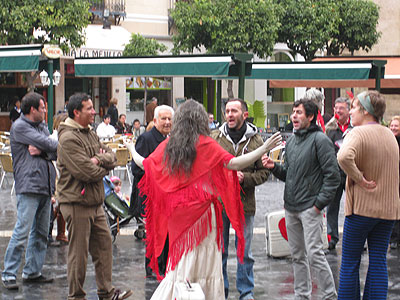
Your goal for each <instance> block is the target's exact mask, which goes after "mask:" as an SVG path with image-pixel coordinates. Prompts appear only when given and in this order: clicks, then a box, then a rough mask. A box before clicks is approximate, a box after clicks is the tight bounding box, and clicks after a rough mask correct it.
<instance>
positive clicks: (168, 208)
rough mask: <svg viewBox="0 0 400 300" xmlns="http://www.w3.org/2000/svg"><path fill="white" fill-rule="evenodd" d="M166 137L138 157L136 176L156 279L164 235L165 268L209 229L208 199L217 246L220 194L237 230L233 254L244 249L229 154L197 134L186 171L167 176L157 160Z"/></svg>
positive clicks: (237, 192) (237, 191) (236, 183)
mask: <svg viewBox="0 0 400 300" xmlns="http://www.w3.org/2000/svg"><path fill="white" fill-rule="evenodd" d="M167 142H168V139H167V140H165V141H164V142H162V143H161V144H160V145H159V146H158V147H157V149H156V150H155V151H154V152H153V153H152V154H151V155H150V156H149V157H148V158H146V159H145V160H144V161H143V165H144V169H145V175H144V176H143V178H142V180H141V181H140V182H139V188H140V191H141V193H143V194H145V195H147V200H146V236H147V238H146V257H148V258H149V259H150V264H149V266H150V267H151V268H152V269H153V271H154V272H155V273H156V274H157V278H158V279H162V277H161V276H160V274H159V270H158V262H157V257H159V256H160V255H161V252H162V250H163V247H164V243H165V240H166V237H167V233H168V235H169V253H168V263H169V264H168V269H167V272H168V271H171V270H174V269H175V267H176V265H177V264H178V262H179V261H180V259H181V257H182V256H183V255H184V254H186V253H188V252H189V251H191V250H193V249H194V248H195V247H197V246H198V245H199V244H200V243H201V242H202V241H203V240H204V239H205V238H206V237H207V235H208V234H209V233H210V232H211V229H212V227H211V216H212V211H211V203H214V207H215V215H216V222H217V238H216V242H217V244H218V247H219V249H221V246H222V243H223V241H222V238H221V237H222V227H223V223H222V214H221V213H222V209H223V207H222V204H221V202H220V201H219V199H221V200H222V202H223V205H224V208H225V211H226V213H227V216H228V217H229V220H230V222H231V224H232V227H233V228H234V229H235V231H236V234H237V236H238V248H237V255H238V257H239V259H240V261H242V260H243V254H244V237H243V226H244V212H243V205H242V202H241V200H240V185H239V181H238V178H237V173H236V171H232V170H228V169H226V168H225V167H224V165H225V164H227V163H228V162H229V161H230V160H231V159H232V158H233V157H234V156H233V155H231V154H229V153H228V152H227V151H225V150H224V149H223V148H222V147H221V146H220V145H219V144H218V143H217V142H216V141H214V140H213V139H212V138H210V137H205V136H200V137H199V142H198V144H197V146H196V147H197V156H196V159H195V161H194V163H193V166H192V171H191V174H190V177H189V178H187V177H186V176H185V175H179V176H177V175H176V176H172V175H170V174H169V173H168V171H167V170H166V168H165V164H164V163H163V159H164V152H165V147H166V145H167Z"/></svg>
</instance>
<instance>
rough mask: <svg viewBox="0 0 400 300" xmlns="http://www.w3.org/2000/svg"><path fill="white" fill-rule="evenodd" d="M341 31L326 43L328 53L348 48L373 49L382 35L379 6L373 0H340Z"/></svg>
mask: <svg viewBox="0 0 400 300" xmlns="http://www.w3.org/2000/svg"><path fill="white" fill-rule="evenodd" d="M337 4H338V6H339V15H340V22H339V31H338V33H337V34H336V35H334V36H333V37H332V39H331V40H330V41H329V42H328V43H327V44H326V50H327V55H339V54H342V53H343V51H344V50H345V49H348V50H349V51H350V53H351V55H354V51H357V50H360V49H363V50H365V51H367V52H368V51H369V50H371V48H372V46H373V45H374V44H376V43H377V42H378V39H379V37H380V35H381V33H380V32H378V31H377V25H378V19H379V7H378V5H376V4H375V3H374V2H372V1H371V0H340V1H338V2H337Z"/></svg>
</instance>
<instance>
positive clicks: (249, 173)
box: [211, 99, 269, 300]
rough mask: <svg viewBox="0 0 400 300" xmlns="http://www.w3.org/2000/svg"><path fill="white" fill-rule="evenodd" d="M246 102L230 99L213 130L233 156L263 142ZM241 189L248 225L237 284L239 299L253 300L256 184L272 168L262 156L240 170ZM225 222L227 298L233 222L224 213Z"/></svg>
mask: <svg viewBox="0 0 400 300" xmlns="http://www.w3.org/2000/svg"><path fill="white" fill-rule="evenodd" d="M248 114H249V113H248V111H247V104H246V102H244V101H243V100H242V99H231V100H229V101H228V102H227V104H226V108H225V118H226V123H224V124H222V125H221V127H220V128H219V130H214V131H213V132H212V133H211V137H212V138H214V139H215V140H216V141H217V142H218V143H219V144H220V145H221V146H222V148H224V149H225V150H226V151H228V152H229V153H231V154H232V155H234V156H240V155H242V154H245V153H248V152H251V151H253V150H255V149H257V148H258V147H260V146H261V145H262V144H263V140H262V138H261V136H260V135H259V134H257V132H258V131H257V127H256V126H254V125H253V124H251V123H248V122H246V118H247V117H248ZM237 174H238V178H239V183H240V186H241V187H242V189H241V193H240V196H241V199H242V203H243V209H244V217H245V223H246V225H245V228H244V239H245V250H244V258H243V264H240V263H239V261H238V262H237V273H236V287H237V289H238V291H239V294H240V296H239V299H240V300H250V299H254V296H253V289H254V275H253V265H254V258H253V256H252V253H251V241H252V239H253V226H254V215H255V213H256V201H255V197H254V192H255V186H257V185H259V184H262V183H264V182H265V181H266V180H267V179H268V176H269V171H268V170H267V169H265V168H264V167H263V165H262V162H261V159H259V160H257V161H256V162H255V163H254V164H252V165H251V166H249V167H247V168H245V169H243V170H242V171H238V172H237ZM222 217H223V222H224V231H223V238H224V251H223V254H222V268H223V269H222V270H223V274H224V285H225V298H228V292H229V281H228V273H227V269H226V268H227V260H228V246H229V228H230V222H229V219H228V217H227V216H226V214H225V213H223V216H222Z"/></svg>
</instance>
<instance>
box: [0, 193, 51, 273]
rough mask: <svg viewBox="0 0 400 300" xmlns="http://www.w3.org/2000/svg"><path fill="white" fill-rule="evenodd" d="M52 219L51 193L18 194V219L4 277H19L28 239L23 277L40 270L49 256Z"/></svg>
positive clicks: (9, 247)
mask: <svg viewBox="0 0 400 300" xmlns="http://www.w3.org/2000/svg"><path fill="white" fill-rule="evenodd" d="M49 223H50V196H46V195H39V194H17V223H16V224H15V227H14V231H13V234H12V236H11V239H10V241H9V243H8V247H7V251H6V254H5V256H4V270H3V273H2V278H3V279H15V278H16V276H17V272H18V269H19V267H20V265H21V260H22V254H23V252H24V248H25V244H26V241H27V240H28V246H27V248H26V253H25V266H24V268H23V270H22V277H23V278H28V277H36V276H39V275H40V274H41V270H42V267H43V263H44V260H45V257H46V250H47V235H48V232H49ZM28 238H29V239H28Z"/></svg>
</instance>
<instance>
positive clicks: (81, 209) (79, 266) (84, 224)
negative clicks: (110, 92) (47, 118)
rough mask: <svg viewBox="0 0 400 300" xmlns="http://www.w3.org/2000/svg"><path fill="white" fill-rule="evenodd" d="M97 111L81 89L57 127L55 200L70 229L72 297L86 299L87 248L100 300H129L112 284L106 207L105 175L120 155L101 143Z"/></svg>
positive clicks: (73, 96)
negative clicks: (94, 127) (95, 124)
mask: <svg viewBox="0 0 400 300" xmlns="http://www.w3.org/2000/svg"><path fill="white" fill-rule="evenodd" d="M95 114H96V113H95V111H94V109H93V103H92V100H91V99H90V97H89V96H88V95H86V94H83V93H77V94H74V95H72V96H71V97H70V99H69V102H68V118H67V119H66V120H65V122H63V123H61V124H60V126H59V129H58V140H59V144H58V148H57V154H58V158H57V167H58V169H59V171H60V177H59V179H58V183H57V188H56V190H57V199H58V201H59V203H60V210H61V213H62V215H63V216H64V219H65V221H66V222H67V228H68V240H69V249H68V266H67V273H68V288H69V292H68V299H70V300H72V299H85V296H86V293H85V291H84V290H83V284H84V282H85V276H86V265H87V258H88V252H89V253H90V255H91V256H92V260H93V264H94V267H95V272H96V283H97V294H98V297H99V299H103V300H111V299H113V300H114V299H126V298H128V297H129V296H130V295H131V294H132V291H130V290H129V291H125V292H120V291H117V290H115V289H114V287H113V286H112V283H111V277H112V241H111V234H110V230H109V228H108V225H107V219H106V216H105V213H104V209H103V202H104V198H105V196H104V186H103V177H104V176H106V175H107V174H108V172H109V171H110V170H112V169H113V168H114V167H115V165H116V161H117V159H116V156H115V154H114V153H113V152H112V150H111V149H110V148H108V147H107V146H105V145H103V144H102V143H100V140H99V138H98V137H97V135H96V133H95V132H94V131H93V130H92V129H91V127H90V126H89V124H91V123H93V121H94V116H95Z"/></svg>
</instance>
